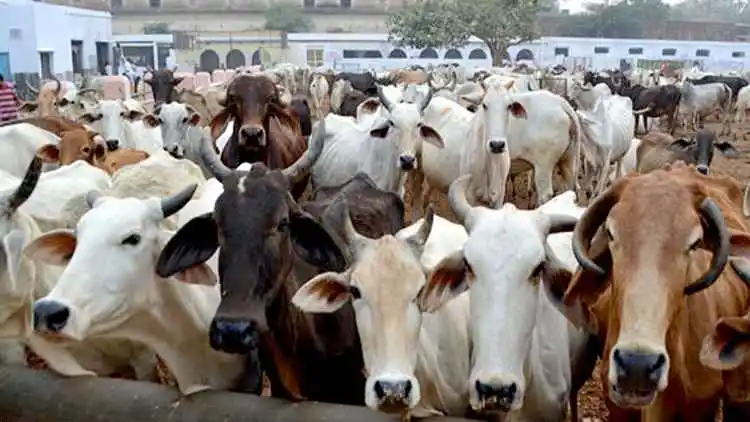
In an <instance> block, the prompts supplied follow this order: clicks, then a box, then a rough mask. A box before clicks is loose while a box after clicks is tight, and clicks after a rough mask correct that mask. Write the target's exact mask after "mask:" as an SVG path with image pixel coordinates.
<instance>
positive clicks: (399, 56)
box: [388, 48, 406, 59]
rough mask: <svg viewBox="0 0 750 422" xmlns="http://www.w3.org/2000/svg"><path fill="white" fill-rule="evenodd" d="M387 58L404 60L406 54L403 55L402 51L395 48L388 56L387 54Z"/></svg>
mask: <svg viewBox="0 0 750 422" xmlns="http://www.w3.org/2000/svg"><path fill="white" fill-rule="evenodd" d="M388 58H391V59H405V58H406V53H404V50H402V49H400V48H396V49H394V50H393V51H391V53H390V54H388Z"/></svg>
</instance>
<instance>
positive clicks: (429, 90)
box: [419, 85, 434, 115]
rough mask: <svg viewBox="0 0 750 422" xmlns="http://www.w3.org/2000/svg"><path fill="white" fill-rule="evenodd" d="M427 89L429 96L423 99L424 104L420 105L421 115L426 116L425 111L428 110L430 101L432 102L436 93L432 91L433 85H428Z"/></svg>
mask: <svg viewBox="0 0 750 422" xmlns="http://www.w3.org/2000/svg"><path fill="white" fill-rule="evenodd" d="M428 87H429V88H428V89H427V95H425V97H424V98H422V102H421V103H419V114H420V115H421V114H424V111H425V109H427V106H428V105H430V101H432V95H433V94H434V91H433V89H432V85H428Z"/></svg>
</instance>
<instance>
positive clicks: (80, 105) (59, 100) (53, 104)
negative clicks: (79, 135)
mask: <svg viewBox="0 0 750 422" xmlns="http://www.w3.org/2000/svg"><path fill="white" fill-rule="evenodd" d="M53 81H54V83H55V87H54V88H52V87H50V86H49V83H47V84H44V85H43V86H42V87H41V88H40V89H38V90H37V89H34V88H33V87H32V86H31V85H29V83H28V81H26V87H27V88H28V89H29V91H31V92H32V93H34V94H36V96H37V98H36V100H35V101H24V102H23V104H21V107H20V108H19V111H21V112H22V113H34V112H36V113H37V115H38V116H41V117H50V116H63V117H67V118H70V119H77V118H78V117H80V116H81V115H82V114H83V113H86V112H87V111H89V110H90V109H91V108H93V107H94V106H96V102H97V98H96V90H95V89H92V88H81V89H78V88H77V87H76V86H75V84H74V83H73V82H69V81H60V80H58V79H57V78H55V77H53Z"/></svg>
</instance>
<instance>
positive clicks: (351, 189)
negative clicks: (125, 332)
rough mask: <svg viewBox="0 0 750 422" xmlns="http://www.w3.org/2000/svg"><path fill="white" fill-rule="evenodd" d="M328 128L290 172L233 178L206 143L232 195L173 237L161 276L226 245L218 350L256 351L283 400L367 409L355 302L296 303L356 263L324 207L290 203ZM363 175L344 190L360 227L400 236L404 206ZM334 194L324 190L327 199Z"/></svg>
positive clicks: (215, 328) (215, 334)
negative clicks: (304, 307) (313, 283)
mask: <svg viewBox="0 0 750 422" xmlns="http://www.w3.org/2000/svg"><path fill="white" fill-rule="evenodd" d="M323 122H324V121H321V122H318V123H317V124H316V127H314V128H313V134H312V136H311V141H310V149H309V150H308V152H307V153H306V154H305V155H303V156H302V158H300V160H299V161H297V162H296V163H294V164H293V165H291V166H290V167H288V168H286V169H284V170H281V169H276V170H271V169H268V168H267V167H266V166H265V165H263V164H262V163H258V164H254V165H253V166H252V168H251V170H250V171H237V170H234V171H233V170H230V169H229V168H227V167H226V166H225V165H224V164H222V163H221V162H220V161H219V160H218V158H217V157H216V154H215V153H214V152H213V151H211V148H210V146H205V145H204V147H203V150H202V154H203V156H204V160H205V161H206V167H208V168H210V169H211V171H212V173H213V174H214V176H215V177H216V178H217V179H218V180H220V181H221V182H222V183H223V185H224V192H223V193H222V194H221V195H220V196H219V198H218V199H217V201H216V207H215V209H214V211H213V212H212V213H208V214H205V215H203V216H199V217H196V218H194V219H193V220H191V221H190V222H188V223H187V224H186V225H184V226H183V227H182V228H180V230H179V231H178V232H177V233H176V234H175V235H174V237H172V238H171V239H170V241H169V242H168V243H167V245H166V246H165V247H164V249H163V250H162V253H161V256H160V257H159V260H158V262H157V266H156V271H157V274H160V275H164V274H173V273H175V272H177V271H180V269H182V268H188V267H192V266H194V265H196V264H197V263H199V262H203V261H205V260H207V259H208V258H210V257H211V256H212V255H213V254H214V252H215V251H216V249H217V248H219V247H220V248H219V261H220V262H221V263H222V264H221V265H220V266H219V278H220V281H219V282H220V284H221V290H222V292H224V293H223V294H222V300H221V303H220V304H219V307H218V309H217V311H216V315H215V317H214V320H213V321H212V323H211V329H210V333H209V338H210V343H211V345H212V347H213V348H215V349H217V350H221V351H225V352H229V353H240V354H253V353H254V352H256V351H257V352H258V356H259V359H257V360H256V361H259V362H260V365H261V366H262V368H263V370H264V371H265V372H266V373H267V374H268V376H269V379H270V381H271V391H272V393H273V394H274V396H278V397H288V398H295V399H303V398H307V399H312V400H322V401H332V402H338V403H348V404H363V403H364V386H365V378H364V375H363V373H362V369H363V368H364V365H363V361H362V353H361V346H360V342H359V337H358V335H357V331H356V328H355V322H354V316H353V309H352V308H351V305H348V306H346V305H345V306H344V307H343V308H342V309H341V310H340V311H339V312H336V313H334V314H329V315H314V316H312V315H306V314H304V313H302V312H301V311H300V310H298V309H297V308H296V307H294V306H293V305H292V304H291V303H290V299H291V297H292V295H293V294H294V292H295V291H296V290H297V289H299V287H300V286H301V285H302V283H303V282H304V281H306V280H308V279H309V278H310V277H312V276H314V275H315V274H317V273H319V272H321V271H326V270H330V271H343V270H344V269H345V268H346V265H347V258H348V257H347V256H344V255H345V254H346V252H345V251H341V250H340V249H339V248H338V246H337V244H336V240H335V239H334V238H333V237H332V236H331V234H330V233H331V232H330V231H329V230H327V229H326V228H325V227H326V226H327V227H340V226H341V222H340V221H334V220H335V218H334V216H333V215H326V210H320V209H317V211H318V212H321V213H322V214H321V216H320V217H319V218H317V219H316V218H314V217H313V216H312V215H311V214H309V213H308V212H306V211H305V209H307V210H310V212H315V211H316V208H317V207H314V206H311V207H303V206H300V205H299V204H297V203H296V202H295V201H294V200H293V199H292V198H291V197H290V191H289V190H290V187H291V186H292V185H294V184H295V182H296V181H297V180H299V179H300V178H301V177H302V176H303V175H304V174H305V173H307V172H308V171H309V169H310V167H311V166H312V165H313V163H314V162H315V160H316V159H317V156H319V154H320V152H321V151H322V148H323V145H322V140H323V137H322V136H321V132H323V131H324V130H323V128H322V127H321V126H322V125H323ZM362 178H363V176H358V177H356V178H355V179H357V180H355V182H354V183H353V184H346V185H345V186H343V187H341V190H340V192H339V195H340V196H343V198H345V201H346V203H347V204H348V206H349V209H350V214H351V216H352V220H353V221H354V224H355V226H356V227H357V230H359V231H361V232H362V233H363V234H366V235H368V236H372V237H379V236H382V235H383V234H385V233H390V234H393V233H395V232H396V231H398V230H399V229H400V228H402V227H403V226H404V221H403V203H402V202H401V200H400V198H398V196H397V195H395V194H393V193H389V192H383V191H380V190H378V189H377V188H374V187H373V186H374V183H372V182H371V181H366V180H365V181H363V179H362ZM330 194H331V192H326V193H321V197H324V198H325V199H323V201H328V200H329V198H330ZM378 196H379V197H380V198H381V200H379V201H378V200H376V199H375V197H378ZM362 197H367V198H368V200H365V201H361V200H360V198H362ZM329 214H330V213H329ZM319 221H324V222H326V223H324V224H325V225H322V224H321V223H319ZM303 260H304V261H303ZM257 372H259V371H256V372H255V373H257ZM249 384H252V383H249ZM256 384H257V383H256ZM258 387H259V386H258Z"/></svg>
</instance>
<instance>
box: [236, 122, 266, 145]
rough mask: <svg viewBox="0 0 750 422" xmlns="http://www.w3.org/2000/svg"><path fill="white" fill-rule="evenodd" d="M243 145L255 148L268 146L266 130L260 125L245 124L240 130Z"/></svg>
mask: <svg viewBox="0 0 750 422" xmlns="http://www.w3.org/2000/svg"><path fill="white" fill-rule="evenodd" d="M240 137H241V138H242V139H241V142H240V144H241V145H244V146H248V147H255V148H262V147H265V146H266V131H265V130H263V128H262V127H258V126H244V127H243V128H242V129H241V130H240Z"/></svg>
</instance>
